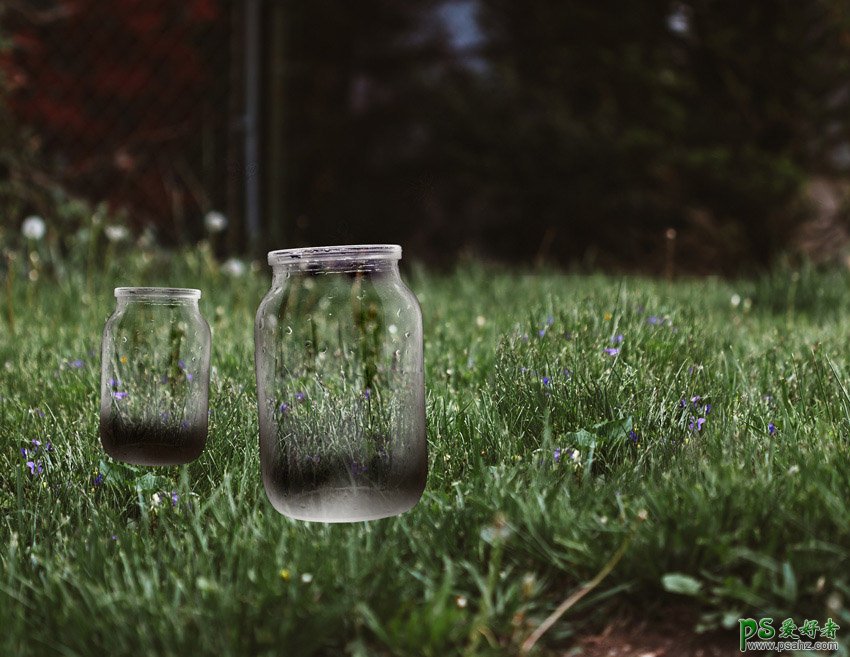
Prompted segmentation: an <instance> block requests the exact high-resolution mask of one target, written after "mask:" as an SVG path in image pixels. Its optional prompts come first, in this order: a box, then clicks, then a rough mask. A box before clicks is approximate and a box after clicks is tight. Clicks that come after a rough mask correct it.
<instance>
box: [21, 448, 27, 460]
mask: <svg viewBox="0 0 850 657" xmlns="http://www.w3.org/2000/svg"><path fill="white" fill-rule="evenodd" d="M28 454H29V452H28V451H27V448H26V447H21V456H23V457H24V458H26V457H27V455H28Z"/></svg>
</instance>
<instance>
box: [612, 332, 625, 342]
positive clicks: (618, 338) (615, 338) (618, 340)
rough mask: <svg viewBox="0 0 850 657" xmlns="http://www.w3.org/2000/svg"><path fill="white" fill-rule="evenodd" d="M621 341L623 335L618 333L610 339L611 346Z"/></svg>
mask: <svg viewBox="0 0 850 657" xmlns="http://www.w3.org/2000/svg"><path fill="white" fill-rule="evenodd" d="M622 341H623V334H622V333H620V334H618V335H615V336H614V337H613V338H611V344H620V343H621V342H622Z"/></svg>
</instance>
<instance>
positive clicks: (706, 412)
mask: <svg viewBox="0 0 850 657" xmlns="http://www.w3.org/2000/svg"><path fill="white" fill-rule="evenodd" d="M709 413H711V404H706V405H705V414H706V415H708V414H709Z"/></svg>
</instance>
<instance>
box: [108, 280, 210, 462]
mask: <svg viewBox="0 0 850 657" xmlns="http://www.w3.org/2000/svg"><path fill="white" fill-rule="evenodd" d="M115 297H116V299H117V306H116V308H115V312H114V313H113V314H112V316H111V317H110V318H109V319H108V320H107V322H106V327H105V328H104V330H103V345H102V361H101V383H100V439H101V442H102V444H103V448H104V449H105V450H106V452H107V453H108V454H109V455H110V456H111V457H113V458H115V459H118V460H120V461H125V462H127V463H135V464H138V465H177V464H181V463H188V462H189V461H192V460H194V459H195V458H197V457H198V456H199V455H200V454H201V452H202V451H203V449H204V444H205V443H206V439H207V423H208V419H209V415H208V401H209V380H210V342H211V338H210V328H209V325H208V324H207V322H206V321H205V320H204V318H203V317H202V316H201V313H200V310H199V309H198V299H199V298H200V297H201V292H200V291H199V290H189V289H183V288H156V287H119V288H116V289H115Z"/></svg>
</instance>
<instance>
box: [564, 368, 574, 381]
mask: <svg viewBox="0 0 850 657" xmlns="http://www.w3.org/2000/svg"><path fill="white" fill-rule="evenodd" d="M564 378H565V379H571V378H573V372H572V370H570V369H569V368H566V367H565V368H564Z"/></svg>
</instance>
